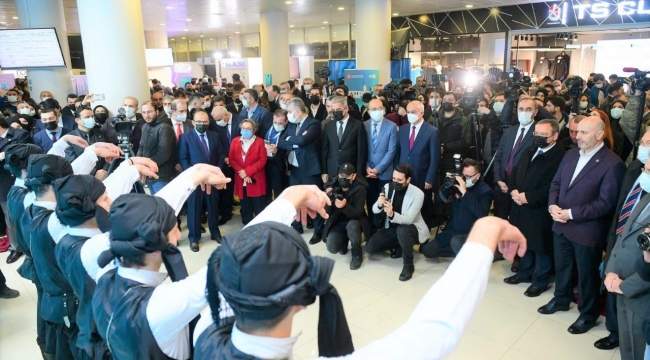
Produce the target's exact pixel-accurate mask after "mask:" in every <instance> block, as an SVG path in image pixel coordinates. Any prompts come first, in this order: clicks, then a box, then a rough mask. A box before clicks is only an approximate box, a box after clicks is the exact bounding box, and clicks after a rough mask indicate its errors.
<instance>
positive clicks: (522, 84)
mask: <svg viewBox="0 0 650 360" xmlns="http://www.w3.org/2000/svg"><path fill="white" fill-rule="evenodd" d="M499 85H500V87H501V88H502V89H503V92H504V95H505V98H506V99H507V100H512V101H516V100H517V96H518V91H519V90H520V89H523V90H526V91H528V89H529V88H530V87H532V86H533V81H532V79H531V78H530V76H523V77H522V76H521V71H520V70H519V69H518V68H516V67H513V68H510V71H507V72H503V73H501V82H500V83H499Z"/></svg>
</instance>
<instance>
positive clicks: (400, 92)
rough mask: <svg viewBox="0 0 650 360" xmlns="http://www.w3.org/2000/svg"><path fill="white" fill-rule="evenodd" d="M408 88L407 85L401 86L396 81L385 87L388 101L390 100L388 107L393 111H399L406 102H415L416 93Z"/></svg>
mask: <svg viewBox="0 0 650 360" xmlns="http://www.w3.org/2000/svg"><path fill="white" fill-rule="evenodd" d="M408 87H409V86H408V85H407V84H400V83H396V82H394V81H392V82H390V83H388V84H386V86H384V90H385V91H386V99H387V100H388V106H389V107H390V109H391V111H397V110H398V109H399V106H400V104H401V103H402V101H404V100H408V101H412V100H415V92H414V91H413V90H407V89H408Z"/></svg>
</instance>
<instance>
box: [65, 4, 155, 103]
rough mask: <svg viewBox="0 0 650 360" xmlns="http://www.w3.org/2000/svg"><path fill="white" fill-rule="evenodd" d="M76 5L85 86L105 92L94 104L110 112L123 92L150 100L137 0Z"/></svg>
mask: <svg viewBox="0 0 650 360" xmlns="http://www.w3.org/2000/svg"><path fill="white" fill-rule="evenodd" d="M77 7H78V10H79V25H80V28H81V39H82V41H83V47H84V59H85V61H86V73H87V74H88V89H89V91H90V92H91V93H93V94H105V95H106V100H104V101H100V102H97V104H101V105H104V106H106V107H107V108H108V109H109V111H111V115H112V114H115V112H116V111H117V108H118V107H120V106H121V105H122V100H124V98H125V97H126V96H133V97H135V98H136V99H138V102H139V104H142V103H143V102H144V101H146V100H149V99H150V98H151V96H150V94H149V84H148V81H147V80H148V78H147V64H146V60H145V55H144V49H145V43H144V28H143V25H142V7H141V5H140V0H110V1H108V0H103V1H97V0H77ZM107 19H108V21H109V22H108V23H107ZM111 19H113V20H115V19H119V20H120V21H119V25H118V26H109V27H107V24H117V23H116V22H114V21H111ZM97 104H94V105H97Z"/></svg>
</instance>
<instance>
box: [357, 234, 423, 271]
mask: <svg viewBox="0 0 650 360" xmlns="http://www.w3.org/2000/svg"><path fill="white" fill-rule="evenodd" d="M417 241H418V229H417V228H416V227H415V225H399V226H398V227H396V228H395V227H391V228H387V229H379V230H377V232H376V233H375V235H373V236H372V237H370V240H368V241H367V242H366V252H367V253H368V254H376V253H379V252H382V251H386V250H394V249H397V248H398V247H399V248H401V249H402V257H403V259H404V265H413V245H415V243H416V242H417Z"/></svg>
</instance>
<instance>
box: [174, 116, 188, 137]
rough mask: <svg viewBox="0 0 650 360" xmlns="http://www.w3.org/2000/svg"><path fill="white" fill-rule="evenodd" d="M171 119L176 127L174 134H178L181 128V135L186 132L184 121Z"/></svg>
mask: <svg viewBox="0 0 650 360" xmlns="http://www.w3.org/2000/svg"><path fill="white" fill-rule="evenodd" d="M170 120H171V121H172V127H173V128H174V134H176V130H177V129H181V135H182V134H184V133H185V129H184V128H183V123H182V122H180V121H176V120H174V119H171V118H170ZM186 121H187V120H186ZM177 124H178V125H180V126H178V125H177Z"/></svg>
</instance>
